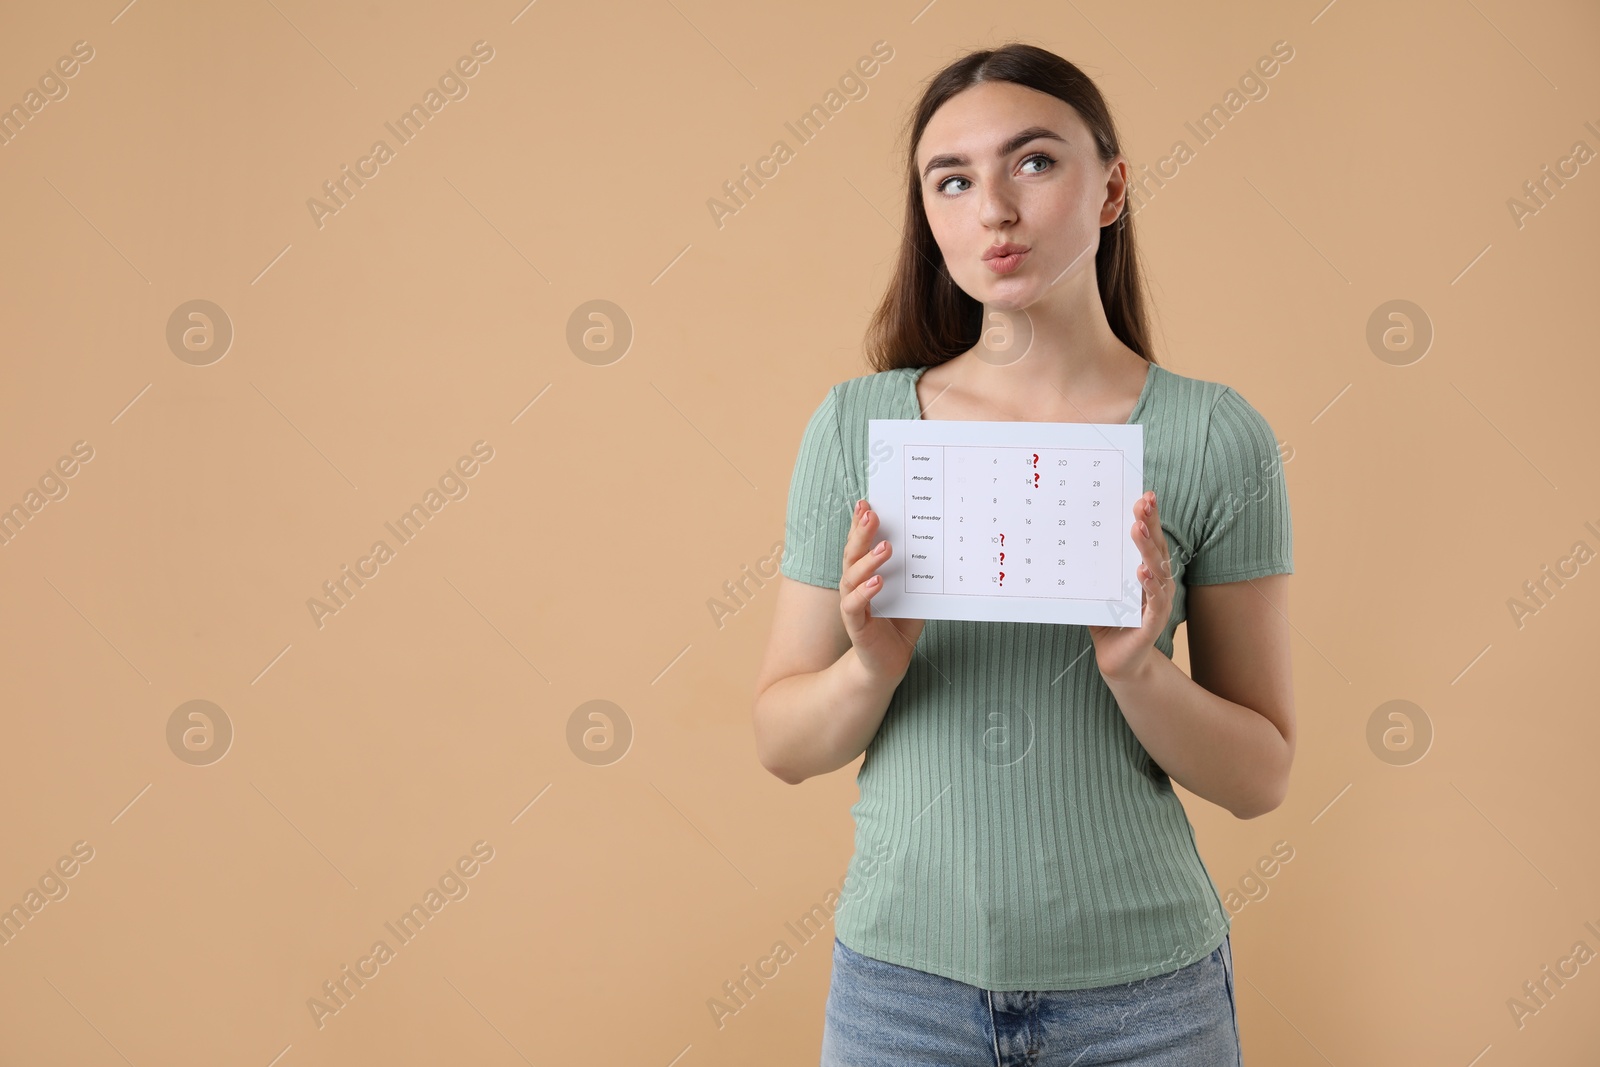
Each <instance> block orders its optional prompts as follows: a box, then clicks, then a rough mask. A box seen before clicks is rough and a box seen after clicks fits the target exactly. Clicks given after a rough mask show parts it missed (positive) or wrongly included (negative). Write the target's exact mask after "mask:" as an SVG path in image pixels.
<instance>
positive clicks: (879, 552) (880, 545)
mask: <svg viewBox="0 0 1600 1067" xmlns="http://www.w3.org/2000/svg"><path fill="white" fill-rule="evenodd" d="M888 547H889V542H888V541H879V542H878V543H877V545H876V546H875V547H874V548H873V550H872V551H873V554H874V555H878V556H881V555H883V550H884V549H886V548H888Z"/></svg>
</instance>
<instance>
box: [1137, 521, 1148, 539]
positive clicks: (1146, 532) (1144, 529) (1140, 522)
mask: <svg viewBox="0 0 1600 1067" xmlns="http://www.w3.org/2000/svg"><path fill="white" fill-rule="evenodd" d="M1139 529H1141V530H1143V531H1144V535H1145V536H1146V537H1149V536H1150V527H1148V526H1146V525H1145V524H1144V520H1143V519H1141V520H1139Z"/></svg>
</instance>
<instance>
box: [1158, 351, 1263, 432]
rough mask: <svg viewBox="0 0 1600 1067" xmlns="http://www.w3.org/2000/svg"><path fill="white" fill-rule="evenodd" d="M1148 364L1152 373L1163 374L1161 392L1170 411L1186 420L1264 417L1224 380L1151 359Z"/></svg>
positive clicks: (1241, 420)
mask: <svg viewBox="0 0 1600 1067" xmlns="http://www.w3.org/2000/svg"><path fill="white" fill-rule="evenodd" d="M1150 368H1151V373H1156V372H1157V371H1159V372H1160V373H1161V374H1162V375H1163V381H1162V384H1163V386H1164V388H1163V389H1162V391H1161V392H1162V397H1163V399H1164V401H1165V405H1166V407H1167V408H1168V410H1169V412H1171V413H1172V414H1174V415H1177V416H1179V417H1182V418H1184V419H1185V420H1186V421H1198V422H1207V423H1209V422H1212V421H1219V422H1223V423H1229V424H1235V425H1237V424H1240V423H1252V422H1256V421H1258V420H1260V421H1265V418H1264V416H1263V415H1262V414H1261V412H1260V411H1259V410H1257V409H1256V407H1255V405H1253V404H1251V403H1250V401H1249V400H1247V399H1246V398H1245V396H1244V394H1243V393H1241V392H1240V391H1239V390H1238V389H1236V388H1235V387H1233V386H1231V385H1229V384H1228V383H1226V382H1219V381H1213V380H1211V379H1209V378H1199V377H1194V376H1192V375H1187V374H1180V373H1179V372H1177V371H1175V370H1172V369H1171V368H1169V367H1163V366H1161V365H1160V364H1159V363H1152V364H1151V365H1150Z"/></svg>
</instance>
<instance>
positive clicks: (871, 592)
mask: <svg viewBox="0 0 1600 1067" xmlns="http://www.w3.org/2000/svg"><path fill="white" fill-rule="evenodd" d="M882 588H883V579H882V578H880V577H878V576H877V575H874V576H873V577H871V578H868V579H867V580H866V581H864V582H859V583H857V584H856V585H855V586H854V587H853V588H851V589H850V591H849V592H847V593H845V594H843V595H842V596H841V597H840V599H839V608H840V610H841V611H843V612H844V618H845V622H846V624H847V626H848V627H850V628H853V629H860V628H861V627H864V626H865V625H866V624H867V621H868V620H869V619H871V618H872V612H871V608H872V598H873V596H875V595H876V594H877V592H878V590H879V589H882Z"/></svg>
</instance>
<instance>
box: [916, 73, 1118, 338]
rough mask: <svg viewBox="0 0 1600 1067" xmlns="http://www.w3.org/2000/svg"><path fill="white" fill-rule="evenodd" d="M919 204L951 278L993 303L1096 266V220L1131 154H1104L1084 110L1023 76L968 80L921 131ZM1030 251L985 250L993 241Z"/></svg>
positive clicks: (1012, 301)
mask: <svg viewBox="0 0 1600 1067" xmlns="http://www.w3.org/2000/svg"><path fill="white" fill-rule="evenodd" d="M916 165H917V175H918V180H919V182H920V185H921V190H922V205H923V210H924V211H926V212H927V215H928V224H929V226H930V227H931V228H932V230H933V237H934V240H935V241H937V242H938V244H939V250H940V252H942V253H943V254H944V261H945V265H946V267H947V269H948V270H949V272H950V276H951V278H953V279H954V280H955V283H956V284H957V285H959V286H960V287H961V289H962V290H963V291H964V292H965V293H967V295H969V296H971V297H972V298H973V299H974V300H977V301H979V302H981V303H983V304H985V305H987V306H989V307H993V308H1002V309H1008V310H1015V309H1020V308H1025V307H1027V306H1028V305H1030V304H1032V303H1034V302H1035V301H1037V300H1039V299H1041V298H1042V297H1044V296H1045V295H1046V294H1047V293H1048V292H1049V291H1050V290H1051V289H1052V287H1059V288H1058V289H1057V291H1058V292H1066V291H1069V290H1070V289H1071V288H1073V287H1072V286H1070V285H1066V284H1063V283H1067V282H1069V280H1070V279H1072V278H1073V277H1075V276H1079V275H1080V272H1083V271H1087V272H1088V278H1089V279H1090V280H1091V281H1092V279H1093V278H1094V254H1095V250H1096V249H1098V248H1099V246H1100V227H1102V226H1105V225H1108V224H1110V223H1111V222H1114V221H1115V220H1116V218H1117V215H1118V213H1119V211H1120V209H1121V204H1122V195H1123V183H1124V181H1125V180H1126V164H1124V163H1123V162H1122V157H1121V156H1118V157H1117V158H1116V159H1114V160H1112V162H1111V163H1110V164H1109V165H1107V164H1102V163H1101V162H1100V160H1099V157H1098V156H1097V155H1096V154H1095V147H1094V138H1093V137H1092V136H1091V135H1090V133H1089V128H1088V126H1087V125H1086V124H1085V123H1084V121H1083V119H1082V117H1081V116H1079V114H1078V112H1077V111H1076V110H1074V109H1073V108H1072V107H1071V106H1070V105H1068V104H1067V103H1065V102H1064V101H1061V100H1058V99H1056V98H1055V97H1053V96H1051V95H1049V94H1048V93H1041V92H1036V91H1034V90H1033V89H1029V88H1026V87H1025V86H1021V85H1018V84H1016V83H1015V82H983V83H980V84H978V85H974V86H973V87H972V88H970V89H964V90H962V91H961V92H960V93H957V94H956V95H955V96H953V97H951V98H950V99H949V100H947V101H945V102H944V104H943V105H941V106H940V108H939V110H938V111H936V112H934V114H933V118H932V119H930V120H929V121H928V125H927V126H926V127H925V128H924V129H923V131H922V139H921V140H920V141H919V142H918V143H917V153H916ZM1004 243H1011V244H1014V245H1021V246H1023V247H1024V248H1026V249H1027V250H1028V251H1027V252H1026V253H1025V254H1023V255H1021V256H1020V258H1017V259H1014V260H1013V259H1008V258H998V259H991V260H985V258H984V253H985V252H986V251H987V250H989V249H991V248H992V247H993V246H996V245H1000V244H1004Z"/></svg>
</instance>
